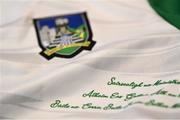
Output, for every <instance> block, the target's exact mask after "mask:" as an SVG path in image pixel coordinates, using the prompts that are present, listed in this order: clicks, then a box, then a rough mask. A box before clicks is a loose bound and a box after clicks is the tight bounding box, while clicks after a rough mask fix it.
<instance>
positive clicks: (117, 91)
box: [0, 0, 180, 120]
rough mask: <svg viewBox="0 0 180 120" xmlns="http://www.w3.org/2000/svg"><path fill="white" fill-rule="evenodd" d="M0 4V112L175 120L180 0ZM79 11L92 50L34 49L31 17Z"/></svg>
mask: <svg viewBox="0 0 180 120" xmlns="http://www.w3.org/2000/svg"><path fill="white" fill-rule="evenodd" d="M0 7H1V9H0V10H1V14H0V40H1V43H0V49H1V50H0V76H1V78H0V118H1V119H60V120H65V119H72V120H76V119H78V120H80V119H83V120H84V119H94V120H98V119H100V120H101V119H102V120H114V119H180V116H179V114H180V109H179V108H180V86H179V85H180V31H179V29H180V22H179V21H180V19H179V18H180V12H179V11H180V7H179V0H31V1H25V0H1V1H0ZM82 12H86V14H87V16H88V20H89V24H90V26H91V29H92V40H93V41H96V44H95V45H94V46H93V48H92V49H91V51H82V52H80V53H79V54H78V55H76V56H74V57H72V58H62V57H54V58H53V59H51V60H47V59H45V58H44V57H43V56H42V55H40V54H39V52H41V51H42V50H41V48H40V46H39V44H38V38H37V35H36V29H35V27H34V24H33V20H34V19H39V18H46V17H51V16H58V15H68V14H75V13H82ZM74 21H77V19H75V20H74ZM66 22H67V20H66ZM66 22H65V23H66ZM58 24H60V25H61V20H59V23H58ZM62 24H63V23H62Z"/></svg>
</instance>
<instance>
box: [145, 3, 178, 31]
mask: <svg viewBox="0 0 180 120" xmlns="http://www.w3.org/2000/svg"><path fill="white" fill-rule="evenodd" d="M148 1H149V3H150V5H151V6H152V7H153V8H154V10H155V11H156V12H157V13H158V14H160V15H161V16H162V17H163V18H164V19H165V20H167V21H168V22H169V23H171V24H172V25H174V26H176V27H177V28H178V29H180V0H148Z"/></svg>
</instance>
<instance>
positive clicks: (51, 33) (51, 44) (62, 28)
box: [34, 12, 95, 60]
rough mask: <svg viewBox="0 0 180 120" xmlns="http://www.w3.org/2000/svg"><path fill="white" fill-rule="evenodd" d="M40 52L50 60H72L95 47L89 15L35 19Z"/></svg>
mask: <svg viewBox="0 0 180 120" xmlns="http://www.w3.org/2000/svg"><path fill="white" fill-rule="evenodd" d="M34 25H35V28H36V33H37V37H38V43H39V46H40V47H41V48H42V51H41V52H40V54H41V55H43V56H44V57H45V58H47V59H48V60H49V59H51V58H53V57H55V56H56V57H64V58H72V57H74V56H76V55H77V54H79V53H80V52H81V51H82V50H91V49H92V47H93V46H94V45H95V41H93V40H92V31H91V28H90V24H89V21H88V18H87V14H86V13H85V12H83V13H77V14H71V15H70V14H69V15H62V16H53V17H46V18H40V19H34Z"/></svg>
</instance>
